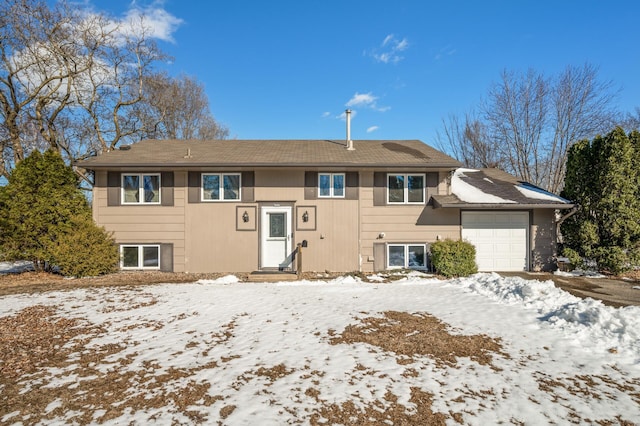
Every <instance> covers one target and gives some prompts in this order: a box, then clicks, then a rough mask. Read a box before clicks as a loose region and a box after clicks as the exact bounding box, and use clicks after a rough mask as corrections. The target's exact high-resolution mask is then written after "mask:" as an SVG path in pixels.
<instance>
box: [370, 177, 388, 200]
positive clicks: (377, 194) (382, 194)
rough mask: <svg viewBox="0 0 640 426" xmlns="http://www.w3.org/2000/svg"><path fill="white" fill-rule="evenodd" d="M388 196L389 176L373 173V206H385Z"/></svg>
mask: <svg viewBox="0 0 640 426" xmlns="http://www.w3.org/2000/svg"><path fill="white" fill-rule="evenodd" d="M386 194H387V174H386V173H385V172H374V173H373V205H374V206H385V205H386V204H387V200H386Z"/></svg>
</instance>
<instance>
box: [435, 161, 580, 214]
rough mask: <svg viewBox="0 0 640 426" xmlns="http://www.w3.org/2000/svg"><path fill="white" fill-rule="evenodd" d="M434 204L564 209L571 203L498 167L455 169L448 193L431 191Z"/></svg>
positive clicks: (440, 205)
mask: <svg viewBox="0 0 640 426" xmlns="http://www.w3.org/2000/svg"><path fill="white" fill-rule="evenodd" d="M433 202H434V206H435V207H444V208H447V207H448V208H467V209H468V208H474V209H523V208H554V209H567V208H572V207H573V206H574V205H573V204H572V203H571V201H569V200H565V199H564V198H562V197H559V196H557V195H555V194H552V193H550V192H548V191H545V190H544V189H542V188H539V187H537V186H535V185H532V184H530V183H527V182H523V181H520V180H518V179H517V178H516V177H514V176H512V175H510V174H508V173H505V172H503V171H502V170H499V169H480V170H475V169H458V170H456V172H455V173H454V175H453V176H452V179H451V195H434V196H433Z"/></svg>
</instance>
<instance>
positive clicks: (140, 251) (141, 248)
mask: <svg viewBox="0 0 640 426" xmlns="http://www.w3.org/2000/svg"><path fill="white" fill-rule="evenodd" d="M125 247H137V248H138V266H124V248H125ZM145 247H156V248H157V249H158V266H144V248H145ZM140 263H142V266H141V265H140ZM161 264H162V253H161V252H160V244H120V269H123V270H140V269H148V270H160V266H161Z"/></svg>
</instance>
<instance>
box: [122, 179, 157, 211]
mask: <svg viewBox="0 0 640 426" xmlns="http://www.w3.org/2000/svg"><path fill="white" fill-rule="evenodd" d="M125 176H138V182H139V184H138V201H125V196H124V177H125ZM145 176H157V177H158V201H150V202H148V203H147V202H145V201H144V177H145ZM161 197H162V176H161V174H160V173H121V174H120V202H121V204H123V205H124V204H126V205H129V206H139V205H144V206H148V205H158V204H162V198H161Z"/></svg>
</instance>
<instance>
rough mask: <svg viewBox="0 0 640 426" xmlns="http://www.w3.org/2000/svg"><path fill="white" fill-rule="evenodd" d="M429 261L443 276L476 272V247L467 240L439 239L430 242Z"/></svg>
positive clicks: (458, 275) (457, 275)
mask: <svg viewBox="0 0 640 426" xmlns="http://www.w3.org/2000/svg"><path fill="white" fill-rule="evenodd" d="M431 263H432V264H433V267H434V268H435V270H436V272H438V273H439V274H441V275H444V276H445V277H462V276H467V275H471V274H475V273H476V272H478V266H477V265H476V248H475V246H474V245H473V244H471V243H470V242H468V241H462V240H457V241H454V240H450V239H446V240H441V241H436V242H435V243H433V244H431Z"/></svg>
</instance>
